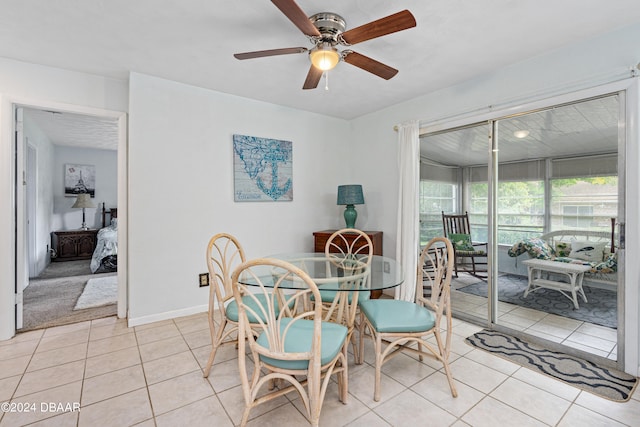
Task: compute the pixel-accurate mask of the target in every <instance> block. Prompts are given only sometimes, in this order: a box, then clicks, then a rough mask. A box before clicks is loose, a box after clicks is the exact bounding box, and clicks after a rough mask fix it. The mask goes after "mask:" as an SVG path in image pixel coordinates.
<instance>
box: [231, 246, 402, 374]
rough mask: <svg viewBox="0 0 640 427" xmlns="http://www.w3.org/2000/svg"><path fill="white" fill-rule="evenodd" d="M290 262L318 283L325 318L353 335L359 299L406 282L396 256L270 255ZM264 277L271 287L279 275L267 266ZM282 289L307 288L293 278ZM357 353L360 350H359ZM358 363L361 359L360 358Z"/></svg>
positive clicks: (262, 282) (258, 272)
mask: <svg viewBox="0 0 640 427" xmlns="http://www.w3.org/2000/svg"><path fill="white" fill-rule="evenodd" d="M265 258H274V259H278V260H282V261H286V262H288V263H290V264H293V265H294V266H296V267H298V268H300V269H301V270H303V271H304V272H305V273H307V274H308V275H309V277H310V278H311V279H312V280H313V282H314V283H315V284H316V285H317V286H318V289H319V290H320V293H321V294H322V299H323V305H324V306H325V307H324V310H323V318H324V320H326V321H332V322H337V323H341V324H343V325H345V326H347V328H348V329H349V338H350V337H351V335H352V334H353V330H354V327H355V321H356V314H357V311H358V299H359V298H369V297H370V291H374V290H384V289H391V288H394V287H396V286H399V285H401V284H402V283H403V281H404V278H403V275H402V269H401V267H400V264H399V263H398V262H396V261H395V260H394V259H392V258H388V257H384V256H381V255H374V256H373V257H372V259H371V262H370V263H367V262H366V259H365V260H364V261H363V260H355V261H353V260H349V259H345V257H344V255H341V254H329V255H326V254H324V253H321V252H310V253H304V252H295V253H282V254H275V255H269V256H267V257H265ZM256 273H257V274H258V275H259V276H261V278H266V280H261V281H260V283H261V284H262V285H264V286H269V283H275V281H277V277H275V276H274V277H273V280H270V279H269V277H270V276H272V275H273V271H272V269H271V267H270V266H264V271H263V272H260V271H259V270H256ZM239 280H241V281H242V283H243V284H246V285H249V286H251V285H254V284H256V285H257V283H252V282H253V281H252V280H242V278H240V279H239ZM279 287H280V289H292V290H294V289H306V288H307V286H306V284H305V283H304V282H302V281H293V280H292V281H289V282H287V283H285V284H282V283H280V284H279ZM356 354H357V353H356ZM356 363H359V361H357V360H356Z"/></svg>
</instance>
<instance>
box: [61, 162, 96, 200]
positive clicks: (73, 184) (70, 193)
mask: <svg viewBox="0 0 640 427" xmlns="http://www.w3.org/2000/svg"><path fill="white" fill-rule="evenodd" d="M82 193H89V194H90V195H91V197H95V193H96V167H95V166H94V165H77V164H65V165H64V195H65V197H75V196H77V195H78V194H82Z"/></svg>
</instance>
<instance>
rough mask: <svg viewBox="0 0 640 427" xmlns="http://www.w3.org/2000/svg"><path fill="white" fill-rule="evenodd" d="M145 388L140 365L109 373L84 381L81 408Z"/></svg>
mask: <svg viewBox="0 0 640 427" xmlns="http://www.w3.org/2000/svg"><path fill="white" fill-rule="evenodd" d="M144 387H146V383H145V380H144V372H143V371H142V366H141V365H135V366H131V367H129V368H124V369H120V370H117V371H111V372H109V373H106V374H103V375H98V376H96V377H92V378H88V379H86V380H84V386H83V387H82V400H81V403H82V406H83V407H85V406H87V405H91V404H93V403H96V402H99V401H101V400H106V399H109V398H111V397H114V396H119V395H121V394H124V393H128V392H130V391H134V390H138V389H140V388H144Z"/></svg>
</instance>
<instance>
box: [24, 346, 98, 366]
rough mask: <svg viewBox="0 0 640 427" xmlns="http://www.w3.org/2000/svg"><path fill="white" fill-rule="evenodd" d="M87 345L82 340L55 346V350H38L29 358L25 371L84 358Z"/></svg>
mask: <svg viewBox="0 0 640 427" xmlns="http://www.w3.org/2000/svg"><path fill="white" fill-rule="evenodd" d="M87 346H88V343H86V342H84V343H81V344H76V345H71V346H68V347H61V348H56V349H55V350H49V351H42V352H41V351H38V352H36V353H35V354H34V355H33V357H32V358H31V362H30V363H29V366H28V367H27V372H30V371H36V370H38V369H44V368H49V367H51V366H56V365H63V364H65V363H69V362H74V361H76V360H84V359H85V358H86V357H87Z"/></svg>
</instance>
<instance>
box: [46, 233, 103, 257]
mask: <svg viewBox="0 0 640 427" xmlns="http://www.w3.org/2000/svg"><path fill="white" fill-rule="evenodd" d="M97 236H98V230H63V231H62V230H61V231H54V232H52V233H51V247H52V248H53V249H54V250H55V251H56V257H55V258H53V260H52V261H74V260H79V259H91V257H92V256H93V251H94V250H95V248H96V244H97V243H98V238H97Z"/></svg>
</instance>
